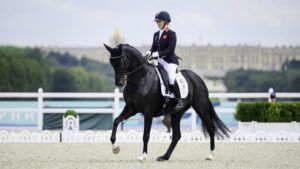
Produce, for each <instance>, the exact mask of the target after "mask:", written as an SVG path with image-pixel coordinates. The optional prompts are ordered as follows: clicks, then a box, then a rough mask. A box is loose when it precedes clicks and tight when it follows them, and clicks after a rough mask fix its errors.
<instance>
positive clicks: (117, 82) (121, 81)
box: [115, 77, 125, 87]
mask: <svg viewBox="0 0 300 169" xmlns="http://www.w3.org/2000/svg"><path fill="white" fill-rule="evenodd" d="M115 85H116V86H117V87H123V86H124V85H125V78H124V77H121V78H116V79H115Z"/></svg>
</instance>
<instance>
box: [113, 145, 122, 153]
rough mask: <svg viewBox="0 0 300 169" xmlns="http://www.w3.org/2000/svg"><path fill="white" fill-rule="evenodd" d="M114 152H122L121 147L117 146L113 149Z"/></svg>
mask: <svg viewBox="0 0 300 169" xmlns="http://www.w3.org/2000/svg"><path fill="white" fill-rule="evenodd" d="M112 152H113V153H114V154H118V153H119V152H120V147H119V146H117V147H116V148H114V149H112Z"/></svg>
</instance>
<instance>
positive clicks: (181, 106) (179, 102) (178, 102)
mask: <svg viewBox="0 0 300 169" xmlns="http://www.w3.org/2000/svg"><path fill="white" fill-rule="evenodd" d="M175 100H176V102H177V103H176V105H175V106H174V111H175V112H177V111H178V110H181V109H182V108H183V107H184V105H183V102H182V100H181V99H178V98H176V99H175Z"/></svg>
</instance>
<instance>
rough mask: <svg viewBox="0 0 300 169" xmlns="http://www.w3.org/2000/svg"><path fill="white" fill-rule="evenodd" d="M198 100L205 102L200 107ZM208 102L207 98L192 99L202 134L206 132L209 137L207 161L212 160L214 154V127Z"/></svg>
mask: <svg viewBox="0 0 300 169" xmlns="http://www.w3.org/2000/svg"><path fill="white" fill-rule="evenodd" d="M199 100H207V101H204V102H202V105H200V104H199V103H200V102H199ZM209 104H210V103H209V102H208V98H207V99H203V98H201V99H194V101H193V105H192V107H193V108H194V110H195V111H196V113H197V114H198V116H199V117H200V118H201V120H202V123H203V125H202V127H203V132H208V134H209V137H210V150H211V152H210V154H209V155H208V156H207V158H206V159H207V160H212V159H213V154H214V152H213V151H214V149H215V126H214V123H213V120H212V118H211V115H210V107H209Z"/></svg>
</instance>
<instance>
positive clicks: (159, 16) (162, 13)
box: [154, 11, 171, 23]
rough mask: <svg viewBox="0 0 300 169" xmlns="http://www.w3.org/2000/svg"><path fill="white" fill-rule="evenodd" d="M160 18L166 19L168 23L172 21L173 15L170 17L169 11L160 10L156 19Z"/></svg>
mask: <svg viewBox="0 0 300 169" xmlns="http://www.w3.org/2000/svg"><path fill="white" fill-rule="evenodd" d="M158 20H164V21H165V22H166V23H170V22H171V17H170V15H169V13H168V12H166V11H161V12H158V13H157V14H156V15H155V19H154V21H158Z"/></svg>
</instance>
